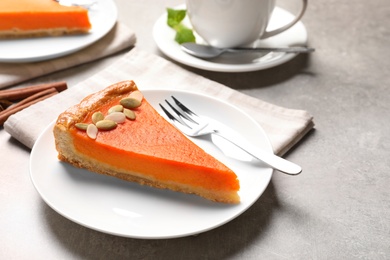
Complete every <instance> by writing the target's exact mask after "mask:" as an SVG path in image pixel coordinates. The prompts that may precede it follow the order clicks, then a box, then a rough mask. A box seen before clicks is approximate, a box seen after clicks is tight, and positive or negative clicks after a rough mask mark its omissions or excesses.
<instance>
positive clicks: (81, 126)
mask: <svg viewBox="0 0 390 260" xmlns="http://www.w3.org/2000/svg"><path fill="white" fill-rule="evenodd" d="M75 126H76V128H77V129H79V130H84V131H85V130H87V128H88V124H85V123H77V124H75Z"/></svg>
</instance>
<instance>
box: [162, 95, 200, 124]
mask: <svg viewBox="0 0 390 260" xmlns="http://www.w3.org/2000/svg"><path fill="white" fill-rule="evenodd" d="M171 97H172V99H173V101H174V102H175V104H176V106H174V105H172V104H171V103H170V102H169V101H168V100H166V99H165V102H166V103H167V104H168V106H169V107H170V108H171V110H172V111H173V112H175V114H176V115H177V116H178V117H175V116H174V115H172V114H171V113H170V112H169V111H168V110H167V109H166V108H165V107H164V106H163V105H161V104H159V105H160V107H161V109H162V110H163V112H164V113H165V114H166V115H167V116H168V118H169V119H170V120H173V121H177V122H179V123H181V124H183V125H185V126H187V127H190V126H189V125H188V124H187V123H186V122H185V120H188V121H190V122H192V123H195V124H198V123H197V122H196V121H195V120H194V119H192V118H191V116H197V114H195V113H194V112H193V111H191V110H190V109H189V108H188V107H186V106H185V105H183V104H182V103H181V102H180V101H179V100H178V99H177V98H175V97H174V96H171ZM184 119H185V120H184ZM190 128H191V127H190Z"/></svg>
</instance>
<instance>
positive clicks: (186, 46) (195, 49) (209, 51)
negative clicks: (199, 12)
mask: <svg viewBox="0 0 390 260" xmlns="http://www.w3.org/2000/svg"><path fill="white" fill-rule="evenodd" d="M181 48H182V50H183V51H185V52H186V53H188V54H191V55H192V56H195V57H198V58H204V59H210V58H215V57H218V56H219V55H221V54H222V53H225V52H234V53H238V52H285V53H309V52H313V51H314V50H315V49H314V48H308V47H298V46H297V47H286V48H272V47H271V48H269V47H264V48H216V47H213V46H209V45H202V44H197V43H183V44H182V45H181Z"/></svg>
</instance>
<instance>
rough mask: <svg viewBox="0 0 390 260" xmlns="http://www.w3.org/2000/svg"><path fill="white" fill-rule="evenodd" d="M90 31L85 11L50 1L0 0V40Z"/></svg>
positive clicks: (86, 11)
mask: <svg viewBox="0 0 390 260" xmlns="http://www.w3.org/2000/svg"><path fill="white" fill-rule="evenodd" d="M90 29H91V23H90V21H89V17H88V10H87V9H85V8H82V7H78V6H63V5H60V4H59V3H57V2H56V1H54V0H0V38H21V37H38V36H60V35H64V34H83V33H87V32H88V31H89V30H90Z"/></svg>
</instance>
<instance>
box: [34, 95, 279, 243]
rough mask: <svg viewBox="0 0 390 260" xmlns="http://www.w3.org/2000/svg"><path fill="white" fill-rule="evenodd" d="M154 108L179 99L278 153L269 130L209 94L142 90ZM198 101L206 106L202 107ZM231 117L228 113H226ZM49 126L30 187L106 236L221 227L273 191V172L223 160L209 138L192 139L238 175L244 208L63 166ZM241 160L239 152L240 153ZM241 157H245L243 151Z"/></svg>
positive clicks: (193, 231)
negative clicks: (267, 133)
mask: <svg viewBox="0 0 390 260" xmlns="http://www.w3.org/2000/svg"><path fill="white" fill-rule="evenodd" d="M143 93H144V95H145V97H146V98H147V99H148V100H149V102H150V103H151V104H152V106H153V107H154V108H156V109H157V110H158V111H159V112H160V113H163V112H162V111H161V109H160V108H159V105H158V103H159V102H162V101H163V100H164V99H167V98H169V97H170V96H171V95H174V96H175V97H177V98H178V99H179V100H181V101H182V102H183V103H184V104H186V105H188V106H189V107H190V108H195V109H194V110H195V111H196V112H198V113H199V114H203V115H207V116H209V117H211V118H216V119H218V120H220V122H221V123H223V124H224V125H229V126H231V127H232V128H233V129H234V130H235V131H237V132H239V133H241V134H242V135H243V136H245V137H246V138H247V139H248V140H250V141H251V142H252V143H253V144H255V145H257V146H258V147H261V148H263V149H265V150H267V151H269V152H272V149H271V145H270V143H269V141H268V139H267V136H266V134H265V133H264V131H263V129H262V128H261V127H260V126H259V125H258V124H257V123H256V122H255V121H254V120H253V119H252V118H251V117H249V116H248V115H246V114H244V113H243V112H242V111H240V110H238V109H237V108H235V107H233V106H231V105H229V104H227V103H225V102H222V101H220V100H216V99H214V98H211V97H207V96H203V95H199V94H195V93H191V92H183V91H176V90H144V91H143ZM199 104H202V105H201V106H199ZM226 115H229V116H226ZM52 127H53V124H51V125H50V126H49V127H48V128H47V129H46V130H45V131H44V132H43V133H42V134H41V135H40V137H39V138H38V140H37V141H36V143H35V145H34V147H33V149H32V152H31V159H30V174H31V179H32V182H33V184H34V186H35V188H36V189H37V191H38V193H39V194H40V195H41V197H42V198H43V200H44V201H45V202H46V203H47V204H48V205H49V206H50V207H52V208H53V209H54V210H55V211H57V212H58V213H59V214H61V215H63V216H64V217H66V218H68V219H70V220H72V221H74V222H76V223H79V224H81V225H83V226H86V227H89V228H91V229H94V230H98V231H101V232H105V233H109V234H113V235H117V236H124V237H132V238H143V239H162V238H175V237H182V236H188V235H194V234H198V233H201V232H205V231H207V230H210V229H213V228H216V227H218V226H221V225H223V224H224V223H226V222H228V221H230V220H232V219H234V218H235V217H237V216H239V215H240V214H241V213H243V212H244V211H245V210H247V209H248V208H249V207H250V206H251V205H252V204H253V203H254V202H255V201H256V200H257V199H258V198H259V197H260V195H261V194H262V193H263V191H264V190H265V188H266V187H267V185H268V183H269V181H270V179H271V176H272V169H270V168H268V167H266V166H263V165H262V164H261V163H259V162H255V161H242V160H238V159H233V158H230V157H227V156H225V155H224V154H223V153H222V152H221V150H219V149H218V148H217V147H216V146H215V145H214V144H213V143H212V142H210V140H209V139H207V138H206V139H205V138H200V139H192V140H193V141H194V142H195V143H196V144H197V145H199V146H200V147H202V148H203V149H204V150H206V151H207V152H208V153H210V154H212V155H213V156H214V157H216V158H217V159H219V160H220V161H222V162H223V163H225V164H226V165H227V166H228V167H230V168H231V169H232V170H233V171H235V172H236V174H237V176H238V178H239V181H240V185H241V188H240V191H239V195H240V197H241V203H240V204H236V205H230V204H222V203H215V202H211V201H208V200H206V199H203V198H200V197H198V196H195V195H189V194H182V193H179V192H173V191H169V190H160V189H155V188H150V187H146V186H141V185H139V184H136V183H130V182H126V181H122V180H119V179H116V178H114V177H109V176H104V175H99V174H96V173H92V172H89V171H86V170H82V169H78V168H75V167H73V166H71V165H69V164H67V163H63V162H60V161H58V159H57V152H56V150H55V147H54V138H53V134H52ZM236 153H237V155H238V156H239V154H240V152H239V151H236ZM241 155H243V154H241Z"/></svg>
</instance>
